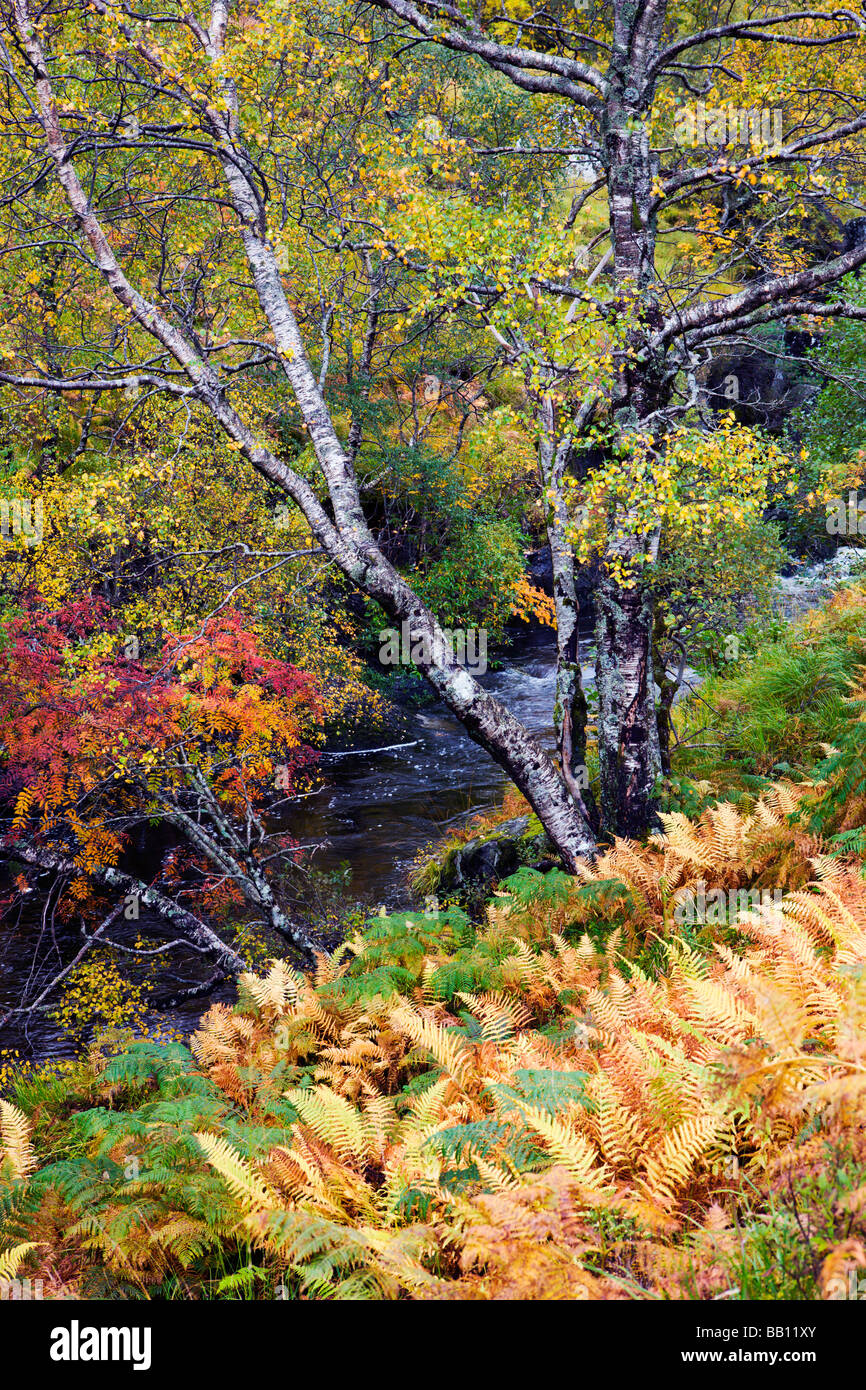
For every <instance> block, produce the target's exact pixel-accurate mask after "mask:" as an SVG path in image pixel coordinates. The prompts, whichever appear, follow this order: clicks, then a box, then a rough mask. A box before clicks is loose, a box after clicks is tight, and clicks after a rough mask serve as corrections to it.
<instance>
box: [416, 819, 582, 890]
mask: <svg viewBox="0 0 866 1390" xmlns="http://www.w3.org/2000/svg"><path fill="white" fill-rule="evenodd" d="M547 859H551V860H553V861H554V862H556V861H557V856H556V851H555V849H554V847H553V845H552V843H551V842H550V840H549V839H548V837H547V835H546V833H545V831H544V829H543V828H542V825H541V822H540V821H539V819H538V817H537V816H535V815H531V814H530V815H525V816H516V817H515V818H514V819H513V820H507V821H503V822H502V823H501V825H497V826H496V827H495V828H494V829H493V830H491V831H490V832H489V833H488V834H486V835H478V836H476V837H475V839H472V840H467V841H466V842H465V843H464V844H459V845H452V846H451V847H450V848H448V849H446V850H445V851H444V852H443V854H442V856H441V858H437V857H436V856H434V857H433V858H432V859H430V860H429V861H428V862H427V864H425V865H424V867H423V868H422V869H421V870H420V871H419V873H417V874H416V875H415V877H414V880H413V889H414V891H415V892H416V894H424V893H433V892H435V893H441V894H444V895H446V896H447V897H448V898H453V899H457V900H459V901H461V902H463V903H465V904H466V905H468V906H473V907H477V906H478V905H480V904H481V903H483V902H485V901H486V900H487V898H489V896H490V892H491V890H492V888H493V886H494V885H495V884H496V883H498V882H499V880H500V879H503V878H507V877H508V875H509V874H513V873H515V872H516V870H517V869H519V868H520V867H521V865H524V864H530V865H535V864H539V863H541V862H542V861H544V860H547Z"/></svg>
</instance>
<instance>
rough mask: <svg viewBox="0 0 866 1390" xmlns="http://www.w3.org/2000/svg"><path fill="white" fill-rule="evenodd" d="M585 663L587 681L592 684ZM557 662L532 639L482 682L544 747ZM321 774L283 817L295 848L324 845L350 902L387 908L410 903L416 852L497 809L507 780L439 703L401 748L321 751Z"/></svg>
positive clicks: (323, 864)
mask: <svg viewBox="0 0 866 1390" xmlns="http://www.w3.org/2000/svg"><path fill="white" fill-rule="evenodd" d="M588 655H589V654H588V651H585V652H584V658H585V661H586V663H587V664H585V666H584V680H585V681H586V682H587V684H588V685H592V683H593V681H594V675H593V671H592V667H591V665H590V664H589V663H588ZM555 661H556V654H555V649H554V646H553V643H552V640H551V639H550V638H547V639H546V640H545V639H541V640H535V641H532V642H527V643H526V644H525V645H523V646H522V647H521V648H520V649H519V650H518V651H516V652H514V653H512V655H511V656H510V657H509V659H508V660H507V661H505V662H503V664H502V666H501V669H500V670H498V671H491V672H488V673H487V674H486V675H485V676H483V677H482V678H481V684H482V685H483V686H484V687H485V689H487V690H489V691H490V692H491V693H492V694H494V695H496V696H497V697H498V698H499V699H500V700H502V702H503V704H505V705H507V707H508V709H509V710H510V711H511V713H512V714H514V715H516V717H517V718H518V719H519V720H521V722H522V723H523V724H525V725H526V727H527V728H529V729H531V730H532V732H533V733H535V734H537V735H538V736H539V737H540V739H541V740H542V742H543V743H545V744H546V745H547V746H551V745H552V742H553V694H554V680H555ZM319 771H320V774H321V776H322V778H323V785H322V787H321V788H320V789H319V790H318V791H317V792H315V793H313V794H312V795H311V796H309V797H306V798H305V799H304V800H303V801H302V802H300V803H298V804H297V806H296V808H295V809H293V810H292V811H291V812H290V814H289V816H288V818H287V824H288V827H289V828H290V829H291V830H292V831H293V833H294V834H295V835H296V836H297V838H298V840H299V841H300V843H301V844H303V845H305V846H313V845H319V846H321V847H320V848H318V849H315V850H314V851H313V863H314V864H316V865H317V867H319V868H320V869H326V870H328V869H336V868H339V867H340V865H342V864H348V866H349V867H350V868H351V871H352V878H351V894H352V896H353V897H357V898H358V899H359V900H361V901H365V902H370V903H384V904H385V905H386V906H388V907H389V908H396V907H403V906H405V905H406V904H407V902H408V895H407V888H406V877H407V873H408V871H409V868H410V865H411V864H412V861H413V860H414V859H415V857H416V855H417V854H418V852H419V850H421V849H423V848H424V847H425V846H427V845H429V844H430V842H431V841H433V840H436V839H438V838H440V837H441V836H442V835H443V834H445V833H446V832H447V830H448V829H449V828H450V827H451V826H454V825H455V824H457V823H459V821H461V820H462V819H465V818H466V817H467V816H468V815H469V814H470V813H473V812H477V811H479V810H482V809H483V808H484V807H488V806H494V805H496V804H497V802H498V801H500V800H501V798H502V793H503V787H504V784H505V782H506V780H507V779H506V774H505V773H504V772H503V770H502V769H501V768H500V767H499V766H498V764H497V763H494V761H493V759H492V758H491V757H490V756H489V754H487V753H485V752H484V750H483V749H482V748H479V746H478V745H477V744H476V743H473V742H472V740H471V739H470V738H469V736H468V735H467V734H466V732H465V731H464V729H463V727H462V725H461V724H460V723H459V722H458V720H457V719H455V718H454V716H453V715H452V714H451V713H450V712H449V711H448V710H447V709H446V708H445V707H444V706H443V705H434V706H431V707H428V708H426V709H424V710H421V711H419V712H417V713H415V714H414V715H413V716H412V717H411V720H410V728H409V731H408V732H407V734H406V737H405V739H403V740H401V741H400V743H398V744H396V745H393V746H390V747H386V748H380V749H374V748H371V749H369V750H365V751H360V752H359V751H352V752H350V753H325V754H323V756H322V759H321V763H320V768H319Z"/></svg>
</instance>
